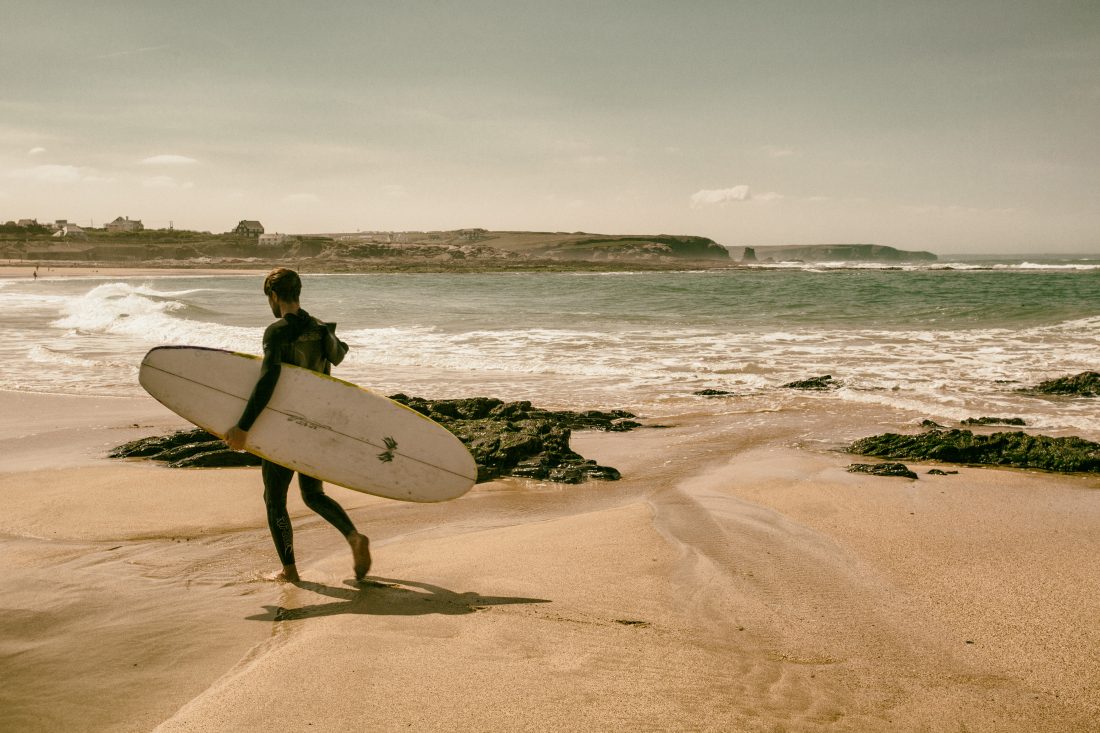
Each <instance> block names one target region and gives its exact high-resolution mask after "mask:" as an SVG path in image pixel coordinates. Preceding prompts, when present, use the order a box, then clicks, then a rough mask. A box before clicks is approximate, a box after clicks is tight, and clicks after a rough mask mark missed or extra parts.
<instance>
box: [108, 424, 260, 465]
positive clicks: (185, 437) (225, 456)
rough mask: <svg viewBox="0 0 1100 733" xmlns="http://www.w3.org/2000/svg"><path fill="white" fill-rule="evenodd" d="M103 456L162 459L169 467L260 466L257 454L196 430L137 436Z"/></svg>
mask: <svg viewBox="0 0 1100 733" xmlns="http://www.w3.org/2000/svg"><path fill="white" fill-rule="evenodd" d="M107 455H108V456H109V457H111V458H148V459H151V460H154V461H163V462H165V463H167V464H168V465H169V466H172V467H173V468H226V467H231V466H233V467H235V466H258V465H260V459H259V457H257V456H254V455H252V454H251V453H238V452H237V451H232V450H229V448H227V447H226V445H225V443H224V442H222V440H221V439H220V438H218V437H217V436H216V435H211V434H210V433H208V432H206V431H205V430H200V429H195V430H180V431H178V432H175V433H172V434H170V435H156V436H153V437H150V438H140V439H138V440H134V441H131V442H129V443H125V444H124V445H120V446H118V447H117V448H115V449H114V450H112V451H111V452H110V453H108V454H107Z"/></svg>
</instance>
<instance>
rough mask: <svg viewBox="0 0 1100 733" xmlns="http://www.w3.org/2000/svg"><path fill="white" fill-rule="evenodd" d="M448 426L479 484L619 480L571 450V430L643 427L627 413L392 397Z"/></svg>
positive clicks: (493, 401) (495, 401)
mask: <svg viewBox="0 0 1100 733" xmlns="http://www.w3.org/2000/svg"><path fill="white" fill-rule="evenodd" d="M390 399H391V400H393V401H395V402H400V403H401V404H403V405H407V406H408V407H411V408H412V409H414V410H416V411H417V412H419V413H421V414H422V415H426V416H428V417H430V418H431V419H432V420H435V421H436V422H438V423H439V424H441V425H443V426H444V427H446V428H447V429H448V430H450V431H451V432H452V433H454V434H455V435H456V436H458V439H459V440H461V441H462V442H463V443H464V444H465V445H466V447H467V448H468V449H469V451H470V453H471V454H472V455H473V457H474V460H475V461H476V462H477V466H478V481H487V480H489V479H492V478H496V477H498V476H519V477H522V478H534V479H543V480H549V481H557V482H559V483H568V484H576V483H581V482H583V481H586V480H588V479H590V478H593V479H602V480H605V481H615V480H617V479H618V478H619V472H618V471H616V470H615V469H614V468H610V467H608V466H600V465H598V464H597V463H596V462H595V461H587V460H585V459H584V457H583V456H581V455H580V454H578V453H576V452H575V451H573V450H572V449H571V448H570V447H569V438H570V436H571V435H572V431H573V430H603V431H607V432H625V431H627V430H633V429H634V428H636V427H639V426H640V423H637V422H635V421H634V420H633V419H631V418H633V417H635V416H634V415H633V414H632V413H629V412H626V411H624V410H613V411H610V412H600V411H597V410H589V411H585V412H574V411H571V410H561V411H551V410H543V409H540V408H537V407H533V406H532V405H531V403H530V402H527V401H521V402H503V401H502V400H498V399H493V398H489V397H473V398H468V399H458V400H427V399H423V398H421V397H408V396H406V395H403V394H396V395H391V396H390Z"/></svg>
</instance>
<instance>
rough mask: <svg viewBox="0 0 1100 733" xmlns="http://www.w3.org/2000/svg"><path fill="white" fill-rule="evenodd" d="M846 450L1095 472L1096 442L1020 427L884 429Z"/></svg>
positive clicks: (1099, 459)
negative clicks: (996, 429) (984, 430)
mask: <svg viewBox="0 0 1100 733" xmlns="http://www.w3.org/2000/svg"><path fill="white" fill-rule="evenodd" d="M848 451H849V452H850V453H855V454H858V455H863V456H876V457H879V458H891V459H894V460H913V461H920V460H934V461H943V462H945V463H964V464H974V465H986V466H1011V467H1013V468H1033V469H1040V470H1043V471H1056V472H1059V473H1076V472H1091V473H1096V472H1100V443H1093V442H1091V441H1088V440H1084V439H1082V438H1077V437H1065V438H1051V437H1049V436H1046V435H1028V434H1027V433H1024V432H1021V431H1017V432H1012V433H992V434H990V435H975V434H974V433H972V432H971V431H969V430H935V431H932V432H928V433H922V434H920V435H899V434H897V433H884V434H882V435H872V436H871V437H868V438H863V439H861V440H857V441H856V442H855V443H852V445H850V446H848Z"/></svg>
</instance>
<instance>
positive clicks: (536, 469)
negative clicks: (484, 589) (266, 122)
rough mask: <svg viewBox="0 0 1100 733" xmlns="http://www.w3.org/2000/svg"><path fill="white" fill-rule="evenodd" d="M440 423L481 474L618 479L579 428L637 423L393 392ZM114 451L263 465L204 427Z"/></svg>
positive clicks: (613, 416) (183, 461)
mask: <svg viewBox="0 0 1100 733" xmlns="http://www.w3.org/2000/svg"><path fill="white" fill-rule="evenodd" d="M390 399H392V400H394V401H395V402H400V403H401V404H403V405H407V406H408V407H411V408H412V409H414V410H416V411H417V412H419V413H421V414H423V415H427V416H428V417H430V418H431V419H432V420H435V421H436V422H438V423H440V424H441V425H443V426H444V427H446V428H447V429H448V430H450V431H451V432H452V433H454V434H455V435H456V436H458V439H459V440H461V441H462V442H463V443H464V444H465V445H466V447H467V448H468V449H469V450H470V453H471V454H473V456H474V460H475V461H476V462H477V466H478V481H487V480H489V479H493V478H496V477H498V476H519V477H522V478H533V479H540V480H547V481H556V482H559V483H567V484H578V483H582V482H584V481H587V480H589V479H600V480H604V481H616V480H618V479H619V478H620V475H619V472H618V471H617V470H615V469H614V468H611V467H609V466H600V465H598V464H597V463H596V462H595V461H590V460H585V458H584V456H582V455H580V454H579V453H576V452H575V451H573V450H572V449H571V448H570V447H569V438H570V437H571V435H572V432H573V431H574V430H603V431H607V432H626V431H628V430H633V429H634V428H637V427H640V426H641V423H638V422H635V421H634V420H633V419H632V418H633V417H635V416H634V415H633V414H632V413H629V412H626V411H623V410H613V411H610V412H599V411H596V410H590V411H586V412H573V411H564V410H563V411H557V412H555V411H550V410H543V409H540V408H537V407H533V406H532V405H531V403H530V402H503V401H502V400H498V399H493V398H489V397H473V398H469V399H461V400H426V399H423V398H420V397H408V396H406V395H403V394H397V395H393V396H392V397H390ZM109 455H110V457H112V458H149V459H152V460H156V461H164V462H165V463H167V464H168V465H170V466H172V467H174V468H215V467H235V466H258V465H260V459H259V458H258V457H256V456H254V455H252V454H251V453H243V452H238V451H232V450H229V449H228V448H227V447H226V445H225V443H223V442H222V441H221V440H220V439H219V438H217V437H216V436H214V435H211V434H210V433H208V432H206V431H205V430H183V431H180V432H177V433H173V434H171V435H166V436H156V437H151V438H142V439H140V440H135V441H132V442H130V443H126V444H125V445H121V446H119V447H117V448H115V449H114V450H113V451H111V453H110V454H109Z"/></svg>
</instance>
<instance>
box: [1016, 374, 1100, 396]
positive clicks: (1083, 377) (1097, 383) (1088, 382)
mask: <svg viewBox="0 0 1100 733" xmlns="http://www.w3.org/2000/svg"><path fill="white" fill-rule="evenodd" d="M1019 391H1020V392H1028V393H1031V394H1056V395H1076V396H1078V397H1096V396H1097V395H1100V372H1081V373H1080V374H1074V375H1072V376H1069V377H1058V378H1057V379H1048V380H1047V381H1045V382H1040V383H1039V384H1037V385H1035V386H1034V387H1025V388H1024V389H1021V390H1019Z"/></svg>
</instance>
